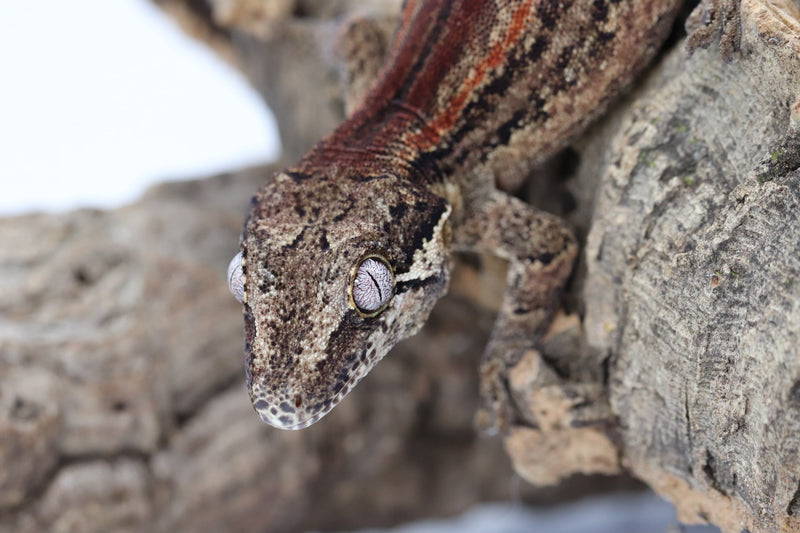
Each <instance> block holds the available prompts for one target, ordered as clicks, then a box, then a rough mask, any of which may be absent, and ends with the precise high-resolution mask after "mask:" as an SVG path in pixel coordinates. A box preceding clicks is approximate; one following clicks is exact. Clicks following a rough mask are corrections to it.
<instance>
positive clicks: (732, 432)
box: [580, 0, 800, 531]
mask: <svg viewBox="0 0 800 533" xmlns="http://www.w3.org/2000/svg"><path fill="white" fill-rule="evenodd" d="M741 15H742V20H741V23H742V37H741V50H740V53H739V55H738V58H737V59H736V60H734V61H733V62H732V63H730V64H725V63H723V62H721V61H720V60H719V56H718V54H717V53H716V51H715V50H713V49H709V50H707V51H698V52H697V53H696V54H695V55H694V56H693V57H691V58H689V59H687V58H686V57H685V54H684V53H683V52H682V51H681V50H676V51H674V52H672V53H671V54H670V55H669V56H668V57H667V58H666V60H665V62H664V64H663V65H662V66H661V68H660V69H659V71H658V73H657V74H656V75H655V76H654V79H651V80H650V84H649V85H648V86H647V87H646V88H645V89H644V90H643V91H642V92H641V93H640V94H639V95H637V96H638V98H637V101H636V102H635V103H634V104H633V105H631V106H630V107H627V108H626V109H625V110H624V112H622V113H620V115H619V116H618V117H617V119H616V121H615V122H614V123H613V132H611V131H610V129H606V130H605V131H604V132H603V133H601V134H600V136H598V137H596V138H594V139H592V140H591V141H590V143H592V144H594V145H596V146H593V147H591V146H590V148H589V150H599V151H603V152H605V153H607V154H608V156H609V157H607V158H606V161H607V163H606V164H602V165H598V166H595V167H593V168H586V169H585V172H583V173H582V174H581V176H580V179H583V180H596V179H597V177H600V180H601V181H600V185H599V189H598V192H597V194H596V204H595V209H594V216H593V217H592V222H591V230H590V233H589V236H588V239H587V244H586V253H585V257H586V261H587V269H588V274H587V278H586V281H585V291H584V302H585V306H586V319H585V322H584V326H585V329H586V333H587V337H588V341H589V343H590V344H591V345H592V346H593V347H595V348H599V349H601V350H602V353H604V354H606V355H607V356H609V357H610V359H609V367H610V369H609V373H610V379H609V391H608V392H609V396H610V403H611V408H612V412H613V414H614V415H615V416H616V417H618V426H617V427H616V431H615V433H617V434H618V435H619V438H620V450H621V452H622V460H623V463H624V465H625V466H626V468H628V469H630V470H631V471H633V472H634V473H635V474H636V475H637V476H639V477H640V478H642V479H643V480H645V481H646V482H647V483H648V484H650V485H651V486H652V487H653V488H655V489H656V490H658V491H659V492H661V493H662V494H664V495H665V496H667V497H669V498H670V499H671V500H672V501H673V502H675V503H676V504H677V506H678V509H679V511H680V513H681V516H682V517H683V519H684V520H687V521H698V520H710V521H712V522H714V523H716V524H718V525H719V526H721V527H722V528H723V529H724V530H726V531H742V530H749V531H779V530H780V531H800V515H798V512H800V503H799V502H800V440H799V439H800V396H799V395H798V391H800V261H799V260H798V258H800V225H799V224H798V222H800V221H798V212H800V172H798V167H799V166H800V100H799V99H798V97H799V96H800V10H799V9H798V6H797V4H793V3H791V2H788V1H787V2H777V1H776V2H758V1H754V0H749V1H745V2H743V3H742V12H741ZM609 126H610V127H611V125H609ZM604 134H605V135H608V136H607V137H606V138H605V139H603V138H602V137H603V135H604Z"/></svg>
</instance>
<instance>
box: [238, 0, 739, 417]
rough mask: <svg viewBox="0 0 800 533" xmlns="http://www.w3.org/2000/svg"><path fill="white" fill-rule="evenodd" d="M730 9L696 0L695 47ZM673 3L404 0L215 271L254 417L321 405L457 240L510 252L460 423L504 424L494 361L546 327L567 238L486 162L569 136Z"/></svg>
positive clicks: (349, 382) (649, 43) (426, 307)
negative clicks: (337, 114) (376, 48)
mask: <svg viewBox="0 0 800 533" xmlns="http://www.w3.org/2000/svg"><path fill="white" fill-rule="evenodd" d="M726 3H729V0H713V1H709V3H706V2H703V5H702V9H705V11H706V12H707V13H710V14H711V15H712V16H707V17H705V18H703V17H702V16H701V17H699V18H697V21H698V22H697V24H698V25H701V26H703V29H705V30H706V34H707V35H706V36H705V37H703V38H702V39H701V40H700V41H698V43H695V44H696V45H697V44H699V45H704V44H706V43H707V41H709V40H710V39H711V36H712V34H713V33H714V31H715V28H714V27H713V25H714V24H717V25H719V23H720V18H719V17H716V18H715V17H714V16H713V14H714V13H715V9H716V8H715V6H716V5H717V4H726ZM679 7H680V1H679V0H638V1H636V0H481V1H476V0H406V2H405V4H404V6H403V9H402V13H401V16H400V21H399V25H398V28H397V30H396V33H395V37H394V44H393V47H392V48H391V50H390V52H389V54H388V57H387V59H386V61H385V65H384V67H383V70H382V71H381V73H380V74H379V76H378V78H377V80H376V82H375V83H374V85H373V86H372V88H371V89H370V90H369V91H368V92H367V94H366V96H365V97H364V99H363V101H362V102H361V104H360V106H358V107H357V108H356V110H355V111H354V112H353V113H352V114H351V116H350V117H349V118H347V119H346V120H345V121H344V122H342V123H341V124H340V125H339V126H338V127H337V128H336V129H335V130H334V131H333V132H331V133H330V134H329V135H327V136H326V137H325V138H323V139H322V140H321V141H320V142H319V143H318V144H317V145H316V146H314V147H313V148H312V149H311V150H310V151H309V152H308V153H307V154H306V155H305V156H304V157H303V158H302V159H300V161H298V162H297V163H296V164H294V165H293V166H291V167H290V168H287V169H285V170H283V171H281V172H278V173H277V174H276V175H275V176H274V177H273V178H272V179H271V180H269V181H267V182H266V183H265V184H264V185H263V186H262V187H261V188H260V189H259V190H258V192H257V193H256V194H255V196H253V198H252V200H251V202H250V205H249V209H248V213H247V216H246V220H245V223H244V228H243V232H242V239H241V245H240V252H239V253H238V254H237V255H236V256H235V257H234V258H233V259H232V261H231V263H230V266H229V268H228V282H229V287H230V290H231V292H232V293H233V294H234V296H235V297H236V298H237V299H238V300H239V301H240V302H241V303H242V306H243V314H244V332H245V359H246V379H247V389H248V391H249V395H250V398H251V401H252V405H253V407H254V409H255V411H256V412H257V413H258V415H259V416H260V417H261V419H262V420H263V421H265V422H266V423H268V424H270V425H272V426H275V427H278V428H283V429H301V428H304V427H307V426H309V425H311V424H313V423H315V422H316V421H318V420H319V419H321V418H322V417H323V416H325V415H326V414H327V413H328V412H330V410H331V409H332V408H333V407H334V406H335V405H336V404H337V403H339V402H340V401H341V400H342V399H343V398H344V397H345V396H346V395H347V394H348V392H350V391H351V390H352V388H353V387H354V386H355V385H356V384H357V383H358V382H359V381H360V380H361V379H362V378H363V377H364V376H365V375H366V374H367V373H368V372H369V371H370V370H371V369H372V368H373V367H374V366H375V365H376V363H378V361H380V360H381V359H382V358H383V357H384V356H385V355H386V354H387V353H388V352H389V351H390V349H391V348H392V347H393V346H394V345H395V344H396V343H397V342H399V341H400V340H401V339H404V338H406V337H408V336H410V335H413V334H415V333H416V332H417V331H418V330H419V329H420V328H421V327H422V325H423V324H424V323H425V321H426V319H427V317H428V315H429V313H430V312H431V309H432V308H433V306H434V304H435V303H436V301H437V300H438V299H439V298H440V297H441V296H442V295H444V294H445V293H446V291H447V288H448V281H449V276H450V271H451V268H452V256H453V254H454V253H456V252H459V251H477V252H481V253H491V254H494V255H496V256H498V257H500V258H502V259H505V260H507V262H508V273H507V287H506V289H505V292H504V294H503V296H502V302H501V305H500V309H499V312H498V316H497V318H496V321H495V324H494V326H493V329H492V332H491V335H490V338H489V341H488V343H487V346H486V348H485V351H484V354H483V356H482V360H481V363H480V368H479V372H480V383H481V385H480V389H481V390H480V391H479V392H480V396H481V402H482V403H481V408H480V410H479V413H478V415H477V418H476V419H477V421H478V425H479V426H480V427H481V428H482V429H484V430H488V431H491V430H492V429H494V430H499V431H504V430H507V429H508V427H509V424H511V423H512V421H513V419H512V416H513V415H512V411H511V407H510V401H509V399H508V394H509V393H508V385H507V373H508V369H509V368H510V367H511V366H513V365H514V364H515V363H516V362H517V361H519V359H520V358H521V357H522V355H523V354H524V353H525V352H526V351H527V350H533V349H536V346H537V342H538V341H539V340H540V339H541V337H542V336H543V334H544V333H545V332H546V330H547V328H548V326H549V324H550V322H551V319H552V317H553V315H554V312H555V311H556V310H557V307H558V305H559V293H560V292H561V291H562V289H563V287H564V284H565V282H566V281H567V279H568V277H569V276H570V273H571V270H572V267H573V263H574V261H575V258H576V256H577V253H578V244H577V241H576V239H575V237H574V235H573V233H572V231H571V230H570V229H569V228H568V227H567V226H566V224H565V223H564V222H562V221H561V220H560V219H559V218H557V217H556V216H554V215H551V214H548V213H546V212H543V211H540V210H538V209H536V208H534V207H533V206H531V205H529V204H527V203H525V202H523V201H522V200H519V199H517V198H516V197H514V196H512V195H510V194H508V193H506V192H503V191H502V190H500V189H499V188H498V187H497V186H496V182H497V180H498V176H497V171H495V170H494V169H498V168H500V169H504V168H505V167H504V165H503V163H504V160H505V159H506V158H509V154H511V153H523V154H525V155H526V157H527V158H528V159H529V160H530V161H542V160H543V159H545V158H547V157H548V156H550V155H552V154H553V153H554V152H556V151H557V150H559V149H561V148H563V147H564V146H566V145H567V143H568V142H569V141H570V140H572V139H574V138H575V136H576V135H577V134H578V133H579V132H581V131H582V130H583V129H585V127H586V125H587V124H588V123H589V122H590V121H591V120H592V119H594V118H595V117H597V116H598V115H599V114H600V113H602V112H603V111H604V110H605V109H606V108H607V107H608V105H609V103H610V102H611V101H612V99H613V98H614V97H615V96H616V95H618V94H619V93H620V92H621V91H622V90H623V89H624V88H626V87H627V86H628V85H629V84H630V82H631V81H632V80H633V78H634V77H635V76H636V75H637V74H638V73H639V72H641V71H642V69H643V68H644V67H645V66H646V65H647V64H648V62H649V61H650V60H651V59H652V58H653V56H654V55H655V53H656V52H657V50H658V48H659V46H660V44H661V43H662V41H663V40H664V39H665V37H666V36H667V34H668V33H669V31H670V29H671V26H672V23H673V20H674V17H675V15H676V13H677V11H678V8H679ZM698 9H701V8H700V7H698ZM510 166H512V167H513V165H510ZM507 170H508V169H507ZM501 171H502V170H501ZM510 171H513V168H511V169H510Z"/></svg>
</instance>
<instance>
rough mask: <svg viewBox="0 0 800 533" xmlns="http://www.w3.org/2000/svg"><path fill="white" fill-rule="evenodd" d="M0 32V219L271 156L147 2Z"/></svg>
mask: <svg viewBox="0 0 800 533" xmlns="http://www.w3.org/2000/svg"><path fill="white" fill-rule="evenodd" d="M98 20H102V22H103V23H102V24H98V23H97V21H98ZM0 21H2V23H3V31H2V32H0V65H2V68H3V72H4V76H3V79H4V81H3V84H2V98H0V145H2V146H3V150H2V157H0V183H2V194H0V215H2V216H12V215H19V214H23V213H31V212H38V211H50V212H65V211H68V210H71V209H75V208H79V207H95V208H114V207H118V206H121V205H124V204H126V203H129V202H132V201H134V200H135V199H136V198H137V197H139V195H140V194H141V193H142V192H143V191H144V190H145V188H147V187H148V186H149V185H152V184H154V183H157V182H161V181H164V180H181V179H186V178H196V177H203V176H208V175H210V174H213V173H217V172H223V171H228V170H235V169H240V168H244V167H248V166H251V165H257V164H265V163H268V162H271V161H273V160H275V159H277V158H278V157H279V154H280V150H281V148H280V141H279V137H278V132H277V128H276V124H275V120H274V118H273V116H272V114H271V112H270V110H269V109H268V108H267V107H266V106H265V105H264V103H263V100H262V99H261V97H260V96H259V95H258V94H257V93H256V92H255V91H254V90H253V89H252V88H251V86H250V84H249V83H248V82H247V81H246V80H245V79H244V78H243V77H242V75H241V74H240V73H239V72H238V71H237V70H235V69H234V68H232V67H231V66H229V65H228V64H226V63H224V62H223V61H221V60H220V59H219V57H218V56H217V55H216V54H215V53H214V52H212V51H210V50H209V49H207V48H206V47H205V46H204V45H202V44H200V43H199V42H197V41H194V40H192V39H190V38H189V37H188V36H187V35H186V34H185V33H183V32H182V31H181V30H180V29H179V28H178V27H177V25H176V24H175V23H174V22H173V20H171V19H169V18H168V17H167V16H166V15H165V14H164V13H163V12H162V11H161V10H159V9H158V8H157V7H156V6H155V5H153V4H152V3H150V2H147V1H144V0H73V1H71V2H63V1H61V0H40V1H37V2H13V1H6V2H0ZM42 36H46V38H42ZM252 422H253V424H256V423H257V422H256V419H255V418H253V420H252ZM372 531H378V530H372ZM380 531H390V530H380ZM391 531H398V532H400V531H402V532H405V533H412V532H413V533H422V532H426V533H434V532H436V533H444V532H451V531H460V532H465V531H475V532H479V531H495V532H509V533H510V532H523V531H543V532H544V531H558V532H576V533H577V532H590V531H591V532H609V533H611V532H614V533H624V532H630V533H650V532H652V533H658V532H666V531H692V532H700V531H705V532H711V531H716V529H715V528H711V527H706V528H700V527H683V526H681V525H679V523H678V522H677V518H676V516H675V512H674V510H673V508H672V506H671V505H670V504H668V503H666V502H665V501H663V500H661V499H660V498H658V497H657V496H655V495H653V494H652V493H649V492H636V493H629V492H625V493H620V494H617V495H612V496H603V497H595V498H591V499H588V500H582V501H579V502H575V503H570V504H565V505H561V506H557V507H553V508H548V509H546V510H545V509H533V508H527V507H525V506H523V505H521V504H515V503H513V502H512V503H509V504H489V505H482V506H478V507H475V508H473V509H472V510H470V511H468V512H467V513H466V514H463V515H461V516H458V517H456V518H452V519H448V520H436V521H424V522H417V523H413V524H409V525H406V526H400V527H397V528H395V529H391Z"/></svg>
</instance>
